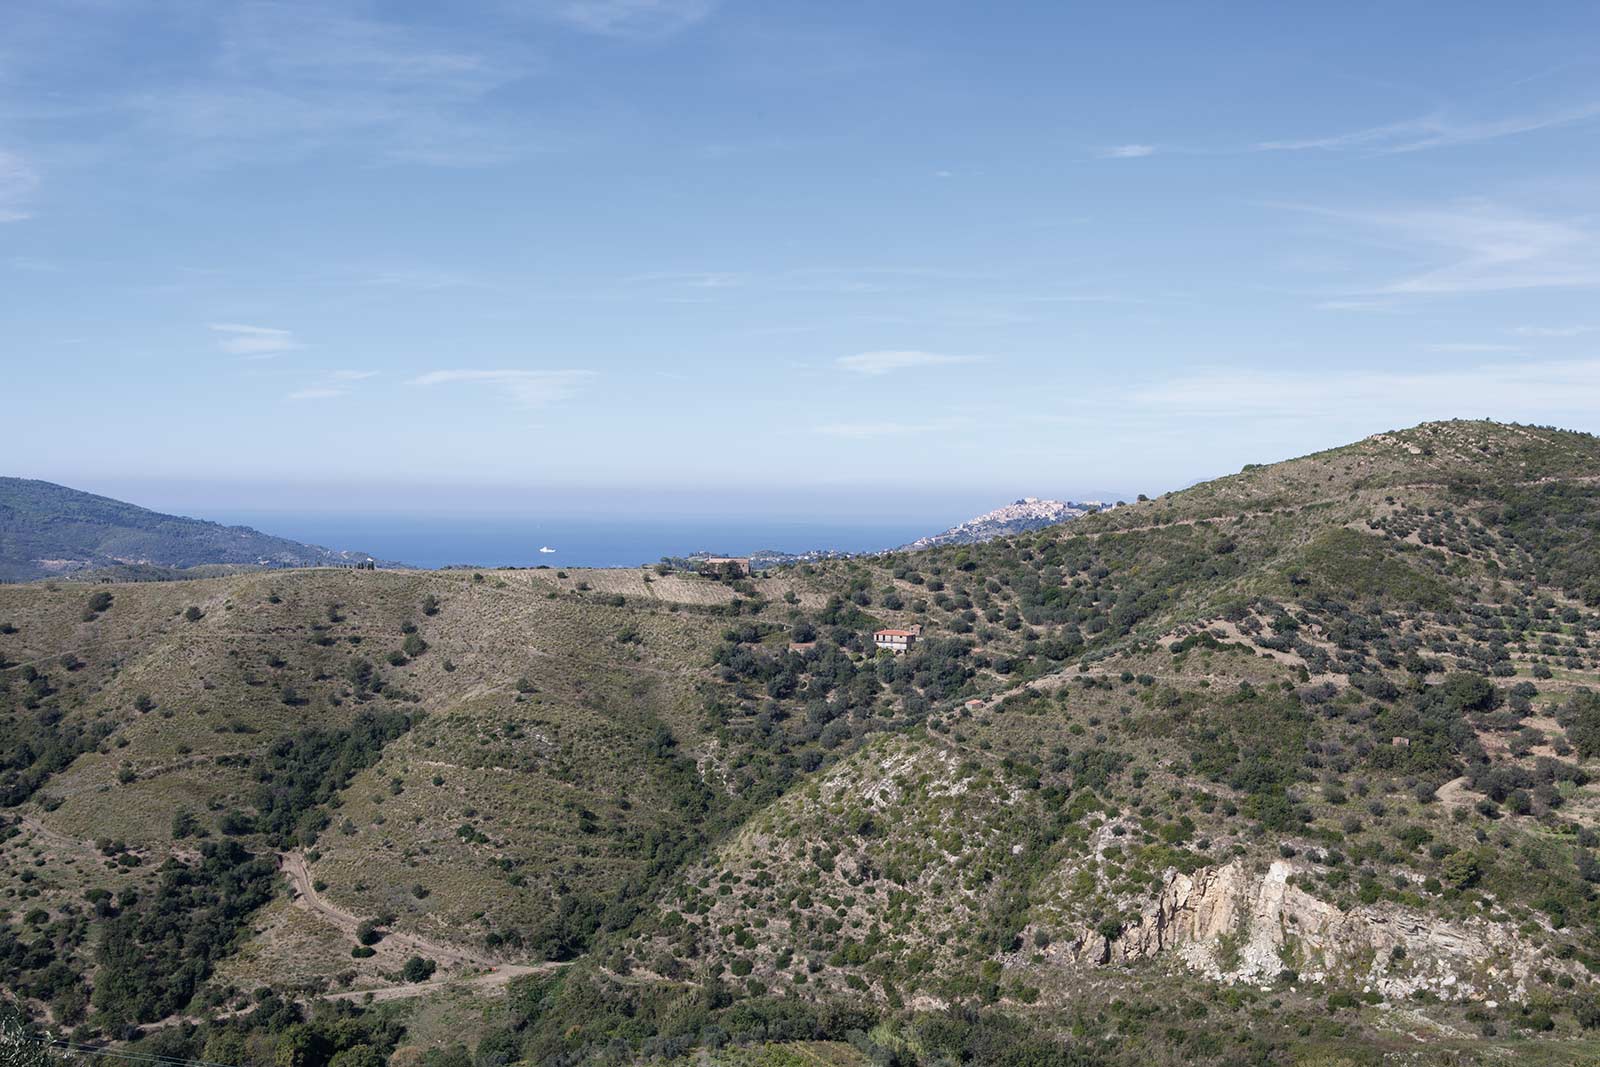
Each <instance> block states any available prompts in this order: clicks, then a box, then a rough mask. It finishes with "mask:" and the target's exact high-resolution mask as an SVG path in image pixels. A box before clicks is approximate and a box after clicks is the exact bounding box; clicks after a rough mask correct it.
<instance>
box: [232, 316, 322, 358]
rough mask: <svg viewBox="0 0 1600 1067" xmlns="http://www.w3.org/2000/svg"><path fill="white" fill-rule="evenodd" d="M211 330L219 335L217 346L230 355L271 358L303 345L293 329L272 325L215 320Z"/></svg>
mask: <svg viewBox="0 0 1600 1067" xmlns="http://www.w3.org/2000/svg"><path fill="white" fill-rule="evenodd" d="M211 332H212V333H214V334H216V335H217V347H218V348H220V349H222V351H224V352H226V353H227V354H228V355H230V356H244V357H246V358H247V359H270V358H271V357H273V356H276V355H278V354H280V353H283V352H291V351H293V350H294V349H297V348H300V347H302V346H301V344H300V342H299V341H297V340H295V336H294V332H293V331H291V330H280V329H278V328H276V327H272V326H249V325H246V324H244V323H239V322H213V323H212V324H211Z"/></svg>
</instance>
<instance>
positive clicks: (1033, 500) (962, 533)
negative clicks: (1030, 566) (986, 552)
mask: <svg viewBox="0 0 1600 1067" xmlns="http://www.w3.org/2000/svg"><path fill="white" fill-rule="evenodd" d="M1106 507H1107V505H1105V504H1103V503H1101V502H1100V501H1098V500H1087V501H1083V502H1081V503H1075V502H1072V501H1068V500H1040V499H1039V498H1038V497H1034V496H1025V497H1023V498H1022V499H1021V500H1016V501H1013V502H1012V503H1010V504H1007V505H1005V506H1004V507H999V508H995V509H994V510H993V511H989V512H985V513H984V514H982V515H979V516H978V517H977V518H975V519H968V520H967V521H966V522H964V523H962V524H961V525H959V526H952V527H951V528H950V529H948V530H946V531H944V532H943V533H937V534H932V535H930V536H928V537H919V538H917V539H916V540H915V541H913V542H911V543H910V544H909V545H906V546H904V548H905V550H909V551H913V552H915V551H918V550H920V549H924V548H934V547H937V546H938V545H973V544H978V543H980V542H983V541H992V540H994V539H995V538H996V537H1004V536H1006V535H1007V534H1019V533H1027V532H1028V531H1029V530H1037V529H1040V528H1042V527H1045V526H1054V525H1055V524H1056V523H1058V522H1066V521H1068V520H1069V519H1077V518H1081V517H1083V516H1084V515H1091V514H1093V513H1094V512H1097V511H1104V510H1105V509H1106Z"/></svg>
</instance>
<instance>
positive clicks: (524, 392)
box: [405, 370, 594, 408]
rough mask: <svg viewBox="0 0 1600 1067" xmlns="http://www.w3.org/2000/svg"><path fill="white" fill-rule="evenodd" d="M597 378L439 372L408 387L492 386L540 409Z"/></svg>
mask: <svg viewBox="0 0 1600 1067" xmlns="http://www.w3.org/2000/svg"><path fill="white" fill-rule="evenodd" d="M593 377H594V372H593V371H587V370H436V371H429V372H428V373H427V374H421V375H418V376H417V377H415V378H412V379H411V380H410V381H408V382H406V383H405V384H407V385H416V386H425V387H426V386H436V385H457V384H467V385H482V386H488V387H490V388H493V389H496V390H498V391H499V392H500V393H501V394H502V395H504V396H505V397H507V398H508V399H510V400H511V401H512V402H513V403H515V404H517V405H519V406H521V407H527V408H540V407H545V406H547V405H550V404H554V403H556V402H558V401H561V400H566V399H568V398H569V397H572V396H574V395H576V394H577V392H578V391H579V390H580V389H581V388H582V387H583V386H584V385H585V384H586V383H587V382H588V381H589V380H590V379H592V378H593Z"/></svg>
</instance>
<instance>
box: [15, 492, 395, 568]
mask: <svg viewBox="0 0 1600 1067" xmlns="http://www.w3.org/2000/svg"><path fill="white" fill-rule="evenodd" d="M366 558H368V557H366V556H365V555H363V554H361V553H351V552H336V551H333V550H331V549H326V548H321V547H319V546H316V545H305V544H301V543H300V542H298V541H290V540H288V539H286V538H282V537H273V536H271V535H270V534H264V533H261V532H260V531H259V530H252V529H251V528H249V527H248V526H222V525H219V524H218V523H214V522H204V521H202V520H200V519H187V518H182V517H180V516H177V515H163V514H161V513H160V512H155V511H150V510H148V509H145V508H141V507H136V506H135V505H133V504H125V503H123V502H122V501H120V500H112V499H111V498H109V497H103V496H95V495H94V494H92V493H84V492H79V491H78V490H76V489H68V488H67V487H66V486H62V485H54V484H52V483H50V482H40V481H32V480H29V479H26V478H0V579H3V580H10V581H17V580H27V579H32V578H42V577H47V576H49V575H52V574H64V573H72V572H74V571H79V570H84V569H87V568H96V567H114V566H118V565H121V564H153V565H155V566H157V567H180V568H181V567H195V566H199V565H202V564H208V563H231V564H260V563H270V564H274V565H278V566H294V567H312V566H317V565H322V564H328V563H348V562H353V561H356V560H364V559H366Z"/></svg>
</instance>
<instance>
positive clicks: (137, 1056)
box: [20, 1034, 233, 1067]
mask: <svg viewBox="0 0 1600 1067" xmlns="http://www.w3.org/2000/svg"><path fill="white" fill-rule="evenodd" d="M20 1036H21V1037H22V1040H24V1041H31V1042H33V1043H34V1044H38V1045H43V1046H44V1047H46V1048H52V1049H57V1050H59V1051H62V1052H70V1053H72V1054H73V1055H75V1056H77V1055H81V1056H108V1057H111V1058H113V1059H119V1060H126V1061H127V1062H129V1063H140V1064H149V1065H153V1067H233V1065H232V1064H227V1063H213V1062H211V1061H210V1060H188V1059H182V1058H179V1057H176V1056H159V1055H156V1054H155V1053H153V1052H124V1051H122V1050H120V1049H110V1048H98V1047H96V1046H94V1045H84V1044H80V1043H78V1042H75V1041H67V1040H64V1039H62V1038H48V1037H34V1036H32V1035H27V1034H24V1035H20Z"/></svg>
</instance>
